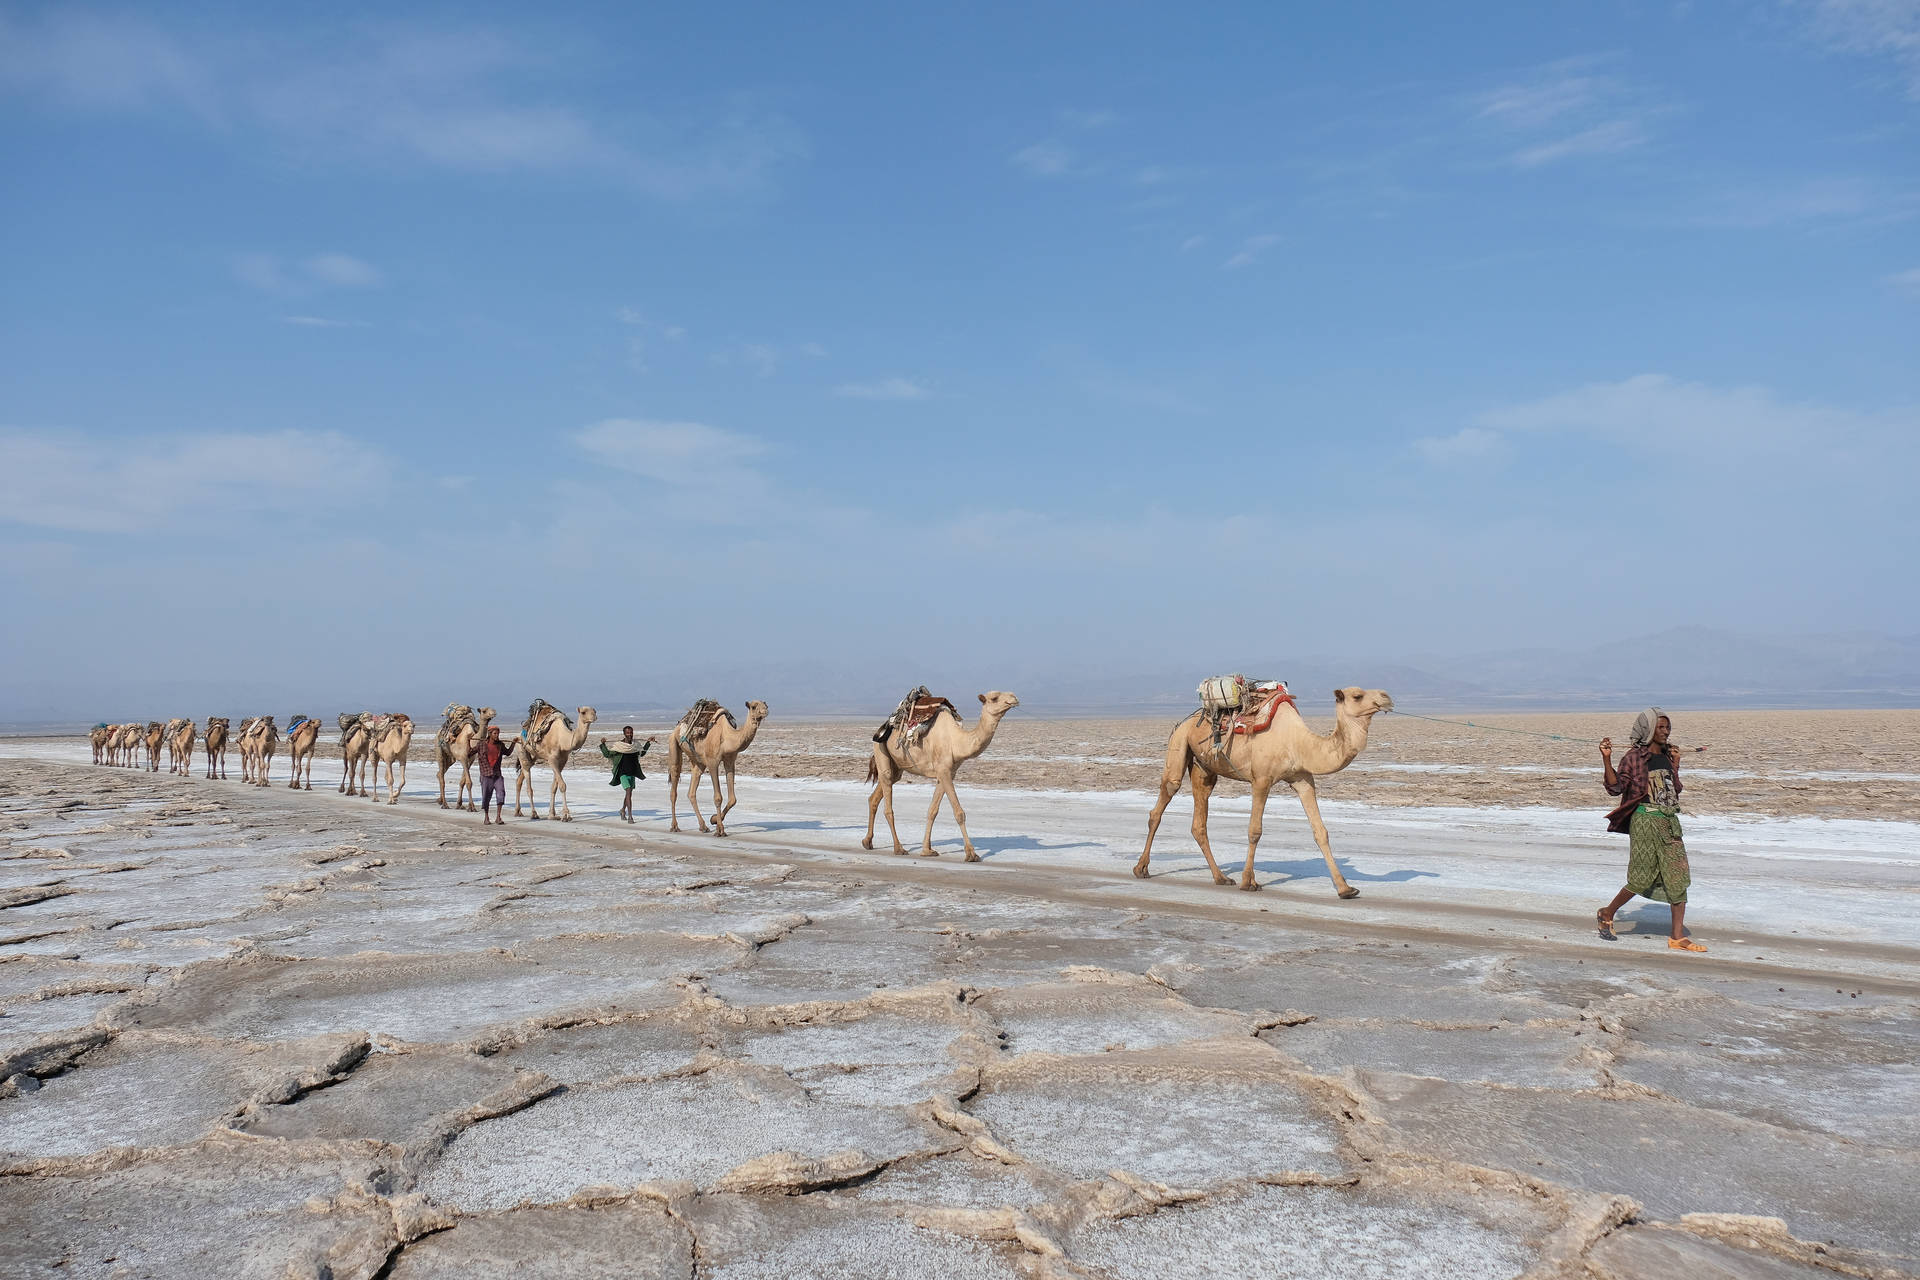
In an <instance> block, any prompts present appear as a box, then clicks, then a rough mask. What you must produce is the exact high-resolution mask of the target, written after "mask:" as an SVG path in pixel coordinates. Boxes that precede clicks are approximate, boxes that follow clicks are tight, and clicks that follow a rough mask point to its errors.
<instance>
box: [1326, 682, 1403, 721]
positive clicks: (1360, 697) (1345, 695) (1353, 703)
mask: <svg viewBox="0 0 1920 1280" xmlns="http://www.w3.org/2000/svg"><path fill="white" fill-rule="evenodd" d="M1391 710H1393V695H1392V694H1390V693H1388V692H1386V691H1385V690H1384V689H1361V688H1356V687H1349V688H1346V689H1335V690H1334V691H1333V714H1334V715H1335V716H1338V717H1339V718H1341V719H1343V720H1345V719H1352V720H1371V719H1373V717H1374V716H1376V715H1378V714H1379V713H1380V712H1382V711H1391Z"/></svg>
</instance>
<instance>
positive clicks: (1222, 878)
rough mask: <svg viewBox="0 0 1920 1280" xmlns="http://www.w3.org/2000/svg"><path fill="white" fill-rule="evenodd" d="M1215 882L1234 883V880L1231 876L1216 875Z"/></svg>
mask: <svg viewBox="0 0 1920 1280" xmlns="http://www.w3.org/2000/svg"><path fill="white" fill-rule="evenodd" d="M1213 882H1214V883H1215V884H1232V883H1233V881H1232V880H1231V879H1230V878H1228V877H1226V876H1223V875H1215V876H1214V877H1213Z"/></svg>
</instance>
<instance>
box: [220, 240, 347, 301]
mask: <svg viewBox="0 0 1920 1280" xmlns="http://www.w3.org/2000/svg"><path fill="white" fill-rule="evenodd" d="M231 266H232V268H233V275H234V278H235V279H236V280H238V281H240V283H241V284H244V285H247V286H248V287H250V288H254V289H258V290H260V291H261V292H262V293H278V294H285V295H292V296H298V295H301V294H308V293H313V292H315V291H317V290H321V289H368V288H372V287H374V286H376V285H378V284H380V283H381V275H380V272H379V271H378V269H376V268H375V267H374V266H372V265H371V264H370V263H367V262H363V261H362V260H360V259H359V258H356V257H354V256H353V255H351V254H346V253H317V254H314V255H312V256H311V257H308V258H305V259H303V260H300V261H293V260H291V259H287V258H283V257H281V256H280V255H279V254H276V253H262V252H259V251H252V252H247V253H236V254H235V255H233V259H232V262H231Z"/></svg>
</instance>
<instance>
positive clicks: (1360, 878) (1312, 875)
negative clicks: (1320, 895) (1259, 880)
mask: <svg viewBox="0 0 1920 1280" xmlns="http://www.w3.org/2000/svg"><path fill="white" fill-rule="evenodd" d="M1334 861H1335V862H1337V863H1339V864H1340V874H1341V875H1343V876H1345V877H1346V878H1347V879H1348V880H1349V881H1356V882H1360V883H1363V884H1405V883H1406V882H1407V881H1409V880H1422V879H1437V878H1438V877H1439V875H1440V873H1439V872H1438V871H1414V870H1410V869H1404V870H1400V871H1383V872H1379V873H1377V874H1376V873H1373V872H1367V871H1355V870H1354V869H1353V866H1352V864H1351V863H1349V862H1348V861H1347V860H1346V859H1345V858H1335V859H1334ZM1243 865H1244V864H1243ZM1253 869H1254V871H1255V872H1268V873H1271V874H1273V875H1278V876H1283V877H1285V879H1286V881H1294V880H1325V881H1327V882H1329V883H1331V882H1332V880H1333V877H1332V876H1329V875H1328V874H1327V864H1326V860H1325V859H1323V858H1301V859H1300V860H1298V861H1297V862H1263V861H1258V860H1256V861H1255V862H1254V864H1253ZM1222 870H1225V866H1224V864H1223V865H1222Z"/></svg>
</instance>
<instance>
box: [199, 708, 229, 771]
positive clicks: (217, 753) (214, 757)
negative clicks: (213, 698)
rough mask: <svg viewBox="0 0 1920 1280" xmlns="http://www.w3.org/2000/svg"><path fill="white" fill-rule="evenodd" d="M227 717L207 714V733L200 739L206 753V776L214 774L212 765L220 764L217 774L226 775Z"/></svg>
mask: <svg viewBox="0 0 1920 1280" xmlns="http://www.w3.org/2000/svg"><path fill="white" fill-rule="evenodd" d="M227 723H228V722H227V717H225V716H208V717H207V734H206V737H205V738H203V739H202V740H201V742H202V746H203V747H204V749H205V750H206V753H207V776H208V777H209V778H211V777H213V776H214V771H213V769H214V765H215V764H216V763H217V764H218V765H219V766H220V773H219V776H220V777H222V778H225V777H226V776H227Z"/></svg>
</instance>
